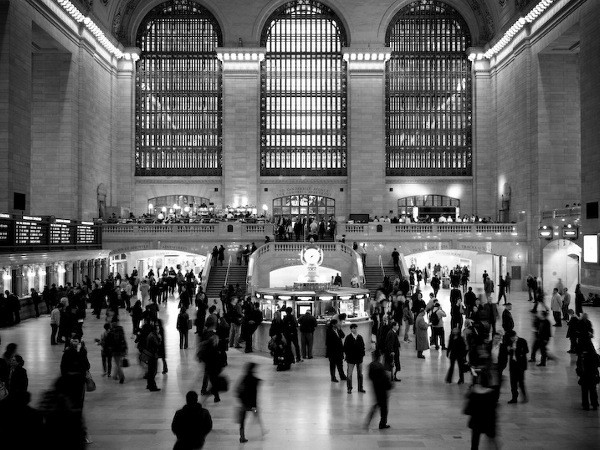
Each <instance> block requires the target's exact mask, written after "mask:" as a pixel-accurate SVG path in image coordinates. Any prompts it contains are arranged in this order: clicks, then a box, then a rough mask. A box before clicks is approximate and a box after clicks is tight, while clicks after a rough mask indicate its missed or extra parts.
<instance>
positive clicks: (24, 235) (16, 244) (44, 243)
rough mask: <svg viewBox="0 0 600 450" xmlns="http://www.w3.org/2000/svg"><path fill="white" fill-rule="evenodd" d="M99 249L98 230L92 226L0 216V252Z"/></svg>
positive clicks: (99, 236)
mask: <svg viewBox="0 0 600 450" xmlns="http://www.w3.org/2000/svg"><path fill="white" fill-rule="evenodd" d="M67 248H70V249H77V248H102V227H101V226H100V225H98V224H95V223H94V222H80V221H77V220H69V219H56V218H54V217H53V216H41V217H36V216H20V215H16V214H14V215H12V214H4V213H0V251H2V252H4V253H6V252H12V251H36V250H63V249H67Z"/></svg>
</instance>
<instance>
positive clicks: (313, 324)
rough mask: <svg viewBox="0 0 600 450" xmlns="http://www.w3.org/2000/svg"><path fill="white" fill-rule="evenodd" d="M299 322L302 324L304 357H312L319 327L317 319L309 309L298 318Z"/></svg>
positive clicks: (301, 336) (301, 335) (301, 338)
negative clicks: (315, 336) (316, 331)
mask: <svg viewBox="0 0 600 450" xmlns="http://www.w3.org/2000/svg"><path fill="white" fill-rule="evenodd" d="M298 324H299V325H300V348H301V350H302V359H312V358H313V355H312V349H313V337H314V333H315V330H316V328H317V319H315V318H314V316H313V315H312V314H311V312H310V309H309V310H307V311H306V312H305V313H304V315H303V316H302V317H300V318H299V319H298Z"/></svg>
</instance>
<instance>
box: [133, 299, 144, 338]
mask: <svg viewBox="0 0 600 450" xmlns="http://www.w3.org/2000/svg"><path fill="white" fill-rule="evenodd" d="M143 317H144V311H143V310H142V301H141V300H137V301H136V302H135V304H134V305H133V308H131V321H132V322H133V334H138V333H139V332H140V322H141V321H142V318H143Z"/></svg>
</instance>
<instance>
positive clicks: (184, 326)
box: [177, 306, 190, 349]
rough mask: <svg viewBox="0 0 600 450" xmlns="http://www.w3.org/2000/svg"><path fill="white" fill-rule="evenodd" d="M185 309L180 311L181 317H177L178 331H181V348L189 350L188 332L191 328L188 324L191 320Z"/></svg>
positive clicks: (182, 308)
mask: <svg viewBox="0 0 600 450" xmlns="http://www.w3.org/2000/svg"><path fill="white" fill-rule="evenodd" d="M185 310H186V308H185V307H183V306H182V307H181V310H180V311H179V315H178V316H177V331H179V348H180V349H187V348H188V331H189V326H188V322H189V320H190V316H189V315H188V313H187V312H186V311H185Z"/></svg>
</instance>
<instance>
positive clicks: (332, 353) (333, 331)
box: [325, 319, 346, 383]
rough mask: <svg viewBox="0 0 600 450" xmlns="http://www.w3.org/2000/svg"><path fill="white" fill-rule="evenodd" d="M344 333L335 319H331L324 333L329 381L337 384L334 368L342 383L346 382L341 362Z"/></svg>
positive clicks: (342, 358)
mask: <svg viewBox="0 0 600 450" xmlns="http://www.w3.org/2000/svg"><path fill="white" fill-rule="evenodd" d="M343 339H344V332H343V331H342V329H341V327H340V326H339V323H338V321H337V319H331V322H329V325H328V326H327V330H326V332H325V346H326V356H327V358H329V373H330V375H331V381H332V382H334V383H338V382H339V380H338V379H337V378H336V377H335V368H336V367H337V370H338V373H339V375H340V379H341V380H342V381H345V380H346V375H345V374H344V367H343V365H342V362H343V361H344V344H343V341H342V340H343Z"/></svg>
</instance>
